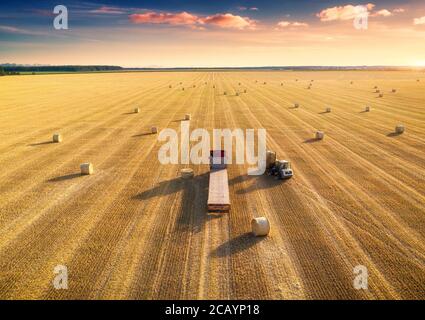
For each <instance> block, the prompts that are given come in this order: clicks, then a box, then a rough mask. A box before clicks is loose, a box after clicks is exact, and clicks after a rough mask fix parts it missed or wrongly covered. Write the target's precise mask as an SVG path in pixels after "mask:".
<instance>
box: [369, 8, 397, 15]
mask: <svg viewBox="0 0 425 320" xmlns="http://www.w3.org/2000/svg"><path fill="white" fill-rule="evenodd" d="M392 15H393V14H392V13H391V11H389V10H387V9H382V10H379V11H377V12H375V13H373V14H372V15H371V16H372V17H379V16H381V17H390V16H392Z"/></svg>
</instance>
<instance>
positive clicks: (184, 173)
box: [180, 168, 193, 179]
mask: <svg viewBox="0 0 425 320" xmlns="http://www.w3.org/2000/svg"><path fill="white" fill-rule="evenodd" d="M180 174H181V177H182V178H183V179H190V178H193V169H191V168H184V169H181V170H180Z"/></svg>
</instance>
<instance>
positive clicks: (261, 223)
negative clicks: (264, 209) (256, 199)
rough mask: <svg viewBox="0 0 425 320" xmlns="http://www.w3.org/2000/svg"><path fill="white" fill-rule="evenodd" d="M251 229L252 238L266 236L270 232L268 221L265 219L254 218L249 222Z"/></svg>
mask: <svg viewBox="0 0 425 320" xmlns="http://www.w3.org/2000/svg"><path fill="white" fill-rule="evenodd" d="M251 228H252V233H253V235H254V236H256V237H262V236H266V235H268V234H269V232H270V223H269V220H268V219H267V218H266V217H259V218H254V219H252V220H251Z"/></svg>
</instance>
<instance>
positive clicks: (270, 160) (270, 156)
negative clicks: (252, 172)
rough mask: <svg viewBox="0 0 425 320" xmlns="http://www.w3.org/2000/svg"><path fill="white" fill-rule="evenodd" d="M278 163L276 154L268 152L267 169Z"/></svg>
mask: <svg viewBox="0 0 425 320" xmlns="http://www.w3.org/2000/svg"><path fill="white" fill-rule="evenodd" d="M275 162H276V152H274V151H271V150H267V152H266V167H267V168H270V167H271V166H273V165H274V164H275Z"/></svg>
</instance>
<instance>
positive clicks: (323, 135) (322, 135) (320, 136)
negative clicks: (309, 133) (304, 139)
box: [316, 131, 325, 140]
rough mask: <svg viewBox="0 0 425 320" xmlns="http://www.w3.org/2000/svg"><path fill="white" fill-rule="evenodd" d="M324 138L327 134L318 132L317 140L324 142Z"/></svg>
mask: <svg viewBox="0 0 425 320" xmlns="http://www.w3.org/2000/svg"><path fill="white" fill-rule="evenodd" d="M324 137H325V133H324V132H323V131H316V139H317V140H323V138H324Z"/></svg>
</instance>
